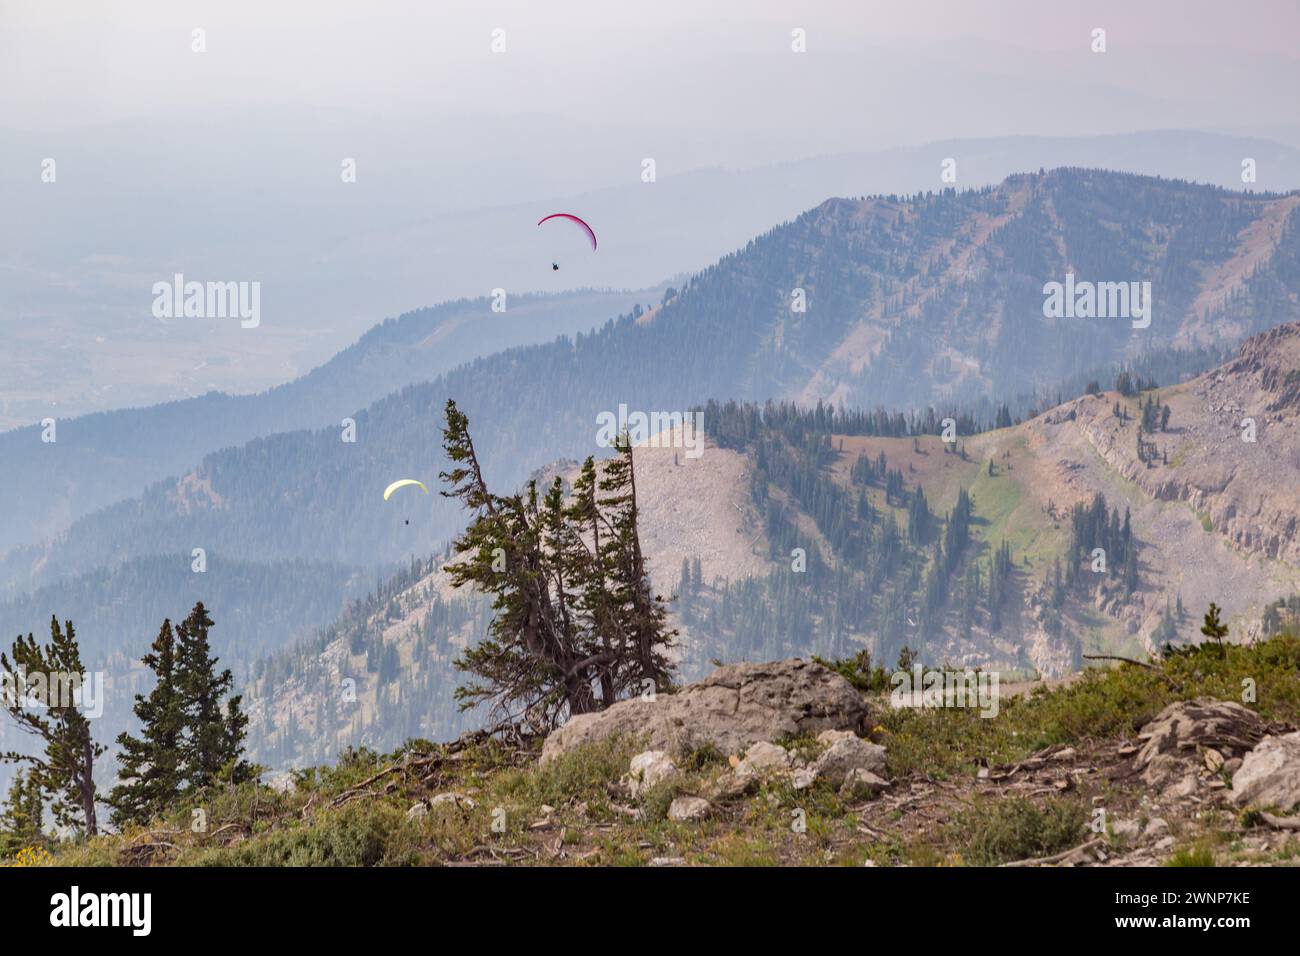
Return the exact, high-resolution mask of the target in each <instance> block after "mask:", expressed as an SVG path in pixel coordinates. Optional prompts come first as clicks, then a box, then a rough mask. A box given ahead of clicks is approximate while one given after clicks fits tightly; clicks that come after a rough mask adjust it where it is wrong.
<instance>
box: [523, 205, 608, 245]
mask: <svg viewBox="0 0 1300 956" xmlns="http://www.w3.org/2000/svg"><path fill="white" fill-rule="evenodd" d="M548 219H568V220H569V221H570V222H576V223H577V224H578V225H579V226H581V227H582V229H583V231H584V232H586V233H587V238H588V239H590V240H591V248H592V249H595V248H596V233H595V232H594V231H593V230H592V228H591V226H589V225H587V224H586V223H585V222H583V221H582V220H581V219H579V218H578V217H577V216H575V215H573V214H571V213H567V212H553V213H551V214H550V215H549V216H543V217H542V218H541V219H539V220H537V225H539V226H540V225H541V224H542V223H544V222H546V220H548Z"/></svg>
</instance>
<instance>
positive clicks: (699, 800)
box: [668, 797, 711, 823]
mask: <svg viewBox="0 0 1300 956" xmlns="http://www.w3.org/2000/svg"><path fill="white" fill-rule="evenodd" d="M710 809H711V808H710V806H709V801H707V800H705V799H704V798H703V797H678V798H677V799H676V800H674V801H673V802H672V803H670V804H669V805H668V819H669V820H672V821H674V822H676V823H690V822H693V821H695V820H703V819H704V818H705V817H707V816H708V815H709V810H710Z"/></svg>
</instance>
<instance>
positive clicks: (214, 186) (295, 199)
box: [0, 64, 1300, 547]
mask: <svg viewBox="0 0 1300 956" xmlns="http://www.w3.org/2000/svg"><path fill="white" fill-rule="evenodd" d="M914 66H915V64H913V67H914ZM936 66H937V64H936ZM968 94H969V91H968ZM864 95H867V94H864ZM1157 105H1158V106H1164V105H1165V104H1155V105H1153V108H1156V106H1157ZM949 106H950V107H951V104H949ZM1256 106H1258V104H1256ZM1153 115H1165V114H1162V113H1155V114H1153ZM359 119H360V118H358V117H339V116H311V117H304V116H302V115H297V114H291V113H275V114H274V115H265V116H256V117H252V118H249V117H222V118H219V119H218V118H213V124H210V125H205V127H204V130H203V132H202V142H201V143H194V145H193V147H192V149H190V150H188V152H189V153H190V154H191V158H192V160H193V162H189V163H185V164H175V163H170V162H163V161H162V160H161V159H159V158H158V157H161V156H163V155H164V154H166V153H167V152H168V151H169V150H176V151H178V152H181V153H185V152H186V151H187V150H186V148H185V146H184V145H181V144H186V143H189V142H190V140H189V137H190V136H191V135H192V131H191V130H190V129H189V126H188V125H185V124H180V125H177V126H168V125H166V124H148V123H144V124H135V123H128V124H120V125H117V126H112V127H106V128H104V129H99V130H95V131H78V132H77V133H75V134H65V135H62V136H54V137H51V136H49V135H43V136H36V135H35V134H16V133H5V132H0V164H4V163H11V164H12V166H13V168H14V169H19V168H25V164H27V163H28V162H29V158H28V157H30V156H58V157H60V167H59V168H60V172H61V175H60V178H59V181H58V185H57V186H48V185H43V184H41V183H40V182H39V181H37V179H36V177H34V176H33V177H31V178H30V182H29V181H28V180H26V179H23V178H20V177H16V178H12V179H4V180H0V207H3V208H4V209H5V210H6V212H7V214H9V215H11V216H12V217H13V218H14V220H15V221H17V222H21V223H23V228H22V229H16V230H11V235H9V236H7V237H6V236H0V261H3V262H4V263H5V272H4V309H3V314H0V331H3V334H4V336H5V341H6V349H5V353H4V354H3V355H0V381H3V382H5V383H6V388H5V395H4V396H3V400H0V428H4V427H7V426H10V425H14V424H29V423H32V422H36V421H39V420H40V419H41V418H43V417H45V416H46V415H47V414H55V415H57V416H58V417H61V418H68V417H71V416H72V415H74V414H82V413H84V412H89V411H99V410H107V409H114V408H123V407H128V406H139V405H146V404H154V403H157V402H160V401H164V400H169V399H178V398H184V397H189V396H193V395H197V394H200V393H202V392H205V391H210V390H220V391H226V392H230V393H251V392H255V391H260V390H264V389H265V388H268V387H270V386H272V385H276V384H279V383H282V382H285V381H287V380H289V379H290V378H292V377H294V376H296V375H298V374H300V370H305V369H309V368H313V367H315V366H317V365H319V364H321V363H323V362H325V361H326V360H327V359H328V358H329V357H330V356H331V355H333V354H334V353H335V352H337V351H339V350H340V349H341V348H343V347H344V346H345V345H346V344H347V343H349V342H351V341H352V340H353V339H354V338H355V337H357V336H358V335H360V334H361V333H362V332H363V331H364V330H365V329H366V327H367V326H368V325H369V324H370V322H371V321H373V317H375V316H382V315H396V314H398V313H401V312H406V311H408V310H409V309H410V308H411V306H412V304H418V303H424V302H431V301H439V300H443V299H454V298H458V297H462V296H463V297H467V298H470V299H475V298H477V297H480V296H483V295H486V294H488V293H489V291H490V290H491V289H493V288H498V287H500V288H506V289H508V290H510V291H511V292H512V293H522V292H527V291H534V290H537V291H549V290H552V289H557V288H561V287H562V288H568V289H572V288H576V287H582V286H586V287H592V288H614V289H639V288H645V287H650V286H654V285H656V284H658V283H659V282H661V281H662V280H663V279H665V278H667V277H671V276H675V275H678V274H681V273H689V272H695V271H698V270H700V269H702V268H704V267H705V266H707V265H708V264H709V263H711V262H714V261H716V260H717V259H718V258H719V257H721V256H723V255H725V254H726V253H727V252H729V251H730V250H733V249H736V248H738V247H740V246H743V245H744V244H745V243H746V242H747V241H748V240H749V239H750V238H751V237H753V236H755V235H758V234H760V233H762V232H764V231H766V230H767V229H770V228H771V227H772V226H773V225H774V224H776V223H780V222H784V221H786V220H789V219H793V218H796V217H798V216H799V215H800V214H801V213H803V212H805V211H806V210H808V209H810V208H812V207H814V206H816V205H818V204H819V203H821V202H822V201H823V200H825V199H826V198H827V197H828V196H861V195H869V194H879V193H897V194H900V195H906V194H910V193H915V192H922V191H925V190H938V189H941V188H943V187H945V186H955V187H956V188H959V189H972V188H981V187H984V186H989V185H996V184H998V183H1000V182H1001V181H1002V180H1003V179H1005V178H1006V177H1007V176H1008V175H1011V174H1014V173H1029V172H1034V171H1036V170H1038V169H1052V168H1056V167H1063V166H1081V167H1093V168H1105V169H1112V170H1116V171H1121V172H1132V173H1139V174H1145V175H1155V174H1159V175H1162V176H1165V177H1167V178H1178V179H1186V180H1190V181H1195V182H1204V183H1209V184H1214V185H1219V186H1223V187H1226V188H1230V189H1232V188H1237V189H1240V188H1247V186H1245V185H1244V184H1243V182H1242V178H1241V177H1242V162H1243V159H1246V158H1249V159H1251V160H1253V161H1254V167H1253V169H1254V171H1255V175H1256V179H1255V181H1254V182H1253V183H1252V184H1250V186H1249V188H1252V189H1257V190H1272V191H1275V192H1277V191H1286V190H1291V189H1297V188H1300V151H1297V150H1296V149H1295V148H1293V146H1287V145H1282V144H1280V143H1278V142H1275V141H1271V140H1268V139H1264V138H1260V137H1254V136H1241V135H1221V134H1214V133H1204V132H1195V131H1190V130H1162V131H1149V132H1138V133H1125V134H1120V135H1108V136H1035V137H1030V136H1000V137H984V138H972V139H950V140H945V141H940V142H927V143H923V145H919V146H909V147H903V148H896V149H889V150H880V151H871V150H868V149H863V148H861V147H855V148H852V149H841V150H839V151H836V152H833V153H832V152H828V153H827V154H826V155H819V156H813V157H810V158H807V159H801V160H798V161H794V162H781V163H775V164H766V163H767V162H768V161H767V160H766V159H765V158H764V154H762V153H759V152H754V153H752V155H753V156H754V159H753V165H752V166H751V167H749V168H717V167H710V166H708V165H707V163H706V162H704V161H703V160H696V161H694V162H688V161H687V159H686V157H685V156H684V155H683V154H682V153H681V151H680V150H674V151H669V150H667V147H666V146H663V145H662V144H664V143H665V137H664V136H662V135H660V134H656V135H655V136H654V137H652V138H650V139H647V138H646V135H647V134H646V132H645V130H644V129H637V130H636V131H635V132H633V131H626V132H627V133H628V135H627V136H626V137H625V143H624V145H625V146H626V148H627V150H628V153H627V155H628V156H629V157H630V158H629V160H628V162H627V164H626V168H625V169H622V170H620V169H618V168H609V167H608V164H605V165H602V166H601V167H600V168H599V170H595V169H588V168H587V166H586V164H585V161H584V158H583V150H582V149H581V148H579V147H577V146H576V145H574V144H575V143H577V142H579V141H581V140H582V139H583V137H585V136H589V135H590V131H581V130H574V131H572V132H573V136H574V139H572V140H570V148H569V149H566V151H565V152H564V154H563V155H558V154H557V155H550V154H548V155H547V156H545V157H540V156H539V157H537V158H536V159H537V162H536V163H532V162H530V163H529V164H528V166H529V167H530V168H532V167H535V168H534V171H535V172H536V173H537V174H538V175H539V176H540V177H541V178H539V179H538V180H537V181H536V182H534V183H532V184H531V185H530V187H529V188H530V189H531V191H522V186H523V184H522V183H519V184H518V185H519V186H520V189H516V190H514V191H511V192H509V193H506V192H503V191H502V186H501V184H502V182H503V180H508V179H510V176H509V175H508V174H507V173H506V171H505V170H504V169H500V168H497V163H496V162H489V163H488V164H487V166H486V167H484V160H483V158H482V156H480V155H479V154H480V153H481V152H482V151H481V150H479V149H477V148H472V147H467V144H465V143H454V142H452V143H449V142H445V141H444V138H443V137H440V136H439V137H437V138H436V140H435V141H434V142H430V141H429V138H428V136H427V134H426V136H425V139H423V140H419V141H411V140H409V139H403V141H402V142H400V143H389V142H387V139H386V138H381V139H380V140H379V142H377V143H375V145H374V147H373V152H374V153H380V152H381V149H380V146H381V144H382V145H383V149H382V155H383V156H384V161H383V162H379V161H378V159H377V157H371V156H369V155H362V156H361V157H360V161H361V166H360V170H361V172H360V178H359V180H358V182H357V183H356V184H352V185H344V184H341V183H340V182H339V178H338V156H339V155H353V151H355V145H352V146H348V147H347V149H346V150H345V151H344V152H343V153H342V154H340V153H339V150H340V149H341V148H343V147H342V146H341V143H352V144H355V143H356V142H357V141H358V137H359V130H358V126H357V122H358V120H359ZM478 119H480V120H481V118H478ZM476 121H477V120H476ZM960 127H961V124H957V125H956V126H951V127H950V128H960ZM163 130H166V132H162V131H163ZM250 135H256V137H257V140H258V141H259V142H263V143H265V144H266V149H265V150H258V151H257V153H256V156H255V157H250V156H247V155H245V154H244V153H241V152H240V151H238V150H233V149H230V147H229V145H228V144H230V143H233V142H239V141H242V140H243V139H244V138H245V137H248V136H250ZM390 135H391V134H390ZM411 135H416V134H415V133H414V132H412V133H411ZM508 135H509V136H510V137H512V138H519V137H524V138H526V137H527V136H528V135H529V127H526V126H525V127H520V128H512V129H511V130H510V132H509V134H508ZM552 135H553V130H552ZM600 136H601V138H602V140H603V143H602V149H601V154H602V155H608V154H609V148H610V142H609V140H608V131H607V130H605V129H603V128H602V130H601V131H600ZM704 138H707V137H704ZM370 139H371V137H361V141H369V140H370ZM895 141H910V138H908V139H904V140H895ZM142 142H143V143H149V144H155V143H156V144H157V145H156V147H154V149H153V152H152V154H150V157H149V158H146V157H145V156H143V155H142V150H141V146H140V144H141V143H142ZM218 142H219V143H222V144H223V146H222V149H221V150H219V151H216V152H214V148H215V144H216V143H218ZM645 142H655V143H657V144H661V148H662V149H663V151H662V152H652V154H653V155H657V156H658V160H659V165H658V170H657V180H656V181H655V182H653V183H644V182H641V180H640V171H641V170H640V166H639V163H640V159H641V157H642V156H643V155H645V152H644V146H643V145H642V144H643V143H645ZM164 144H165V145H164ZM786 148H787V149H788V147H786ZM692 152H694V151H692ZM453 156H454V157H455V159H453ZM949 160H951V165H950V166H949V165H947V164H946V163H947V161H949ZM501 162H502V163H503V164H504V165H507V166H508V165H509V163H508V162H504V161H501ZM249 163H253V165H254V168H252V169H250V168H249ZM449 167H450V168H449ZM471 169H472V170H473V173H472V175H471V174H470V173H469V172H467V171H468V170H471ZM306 170H311V171H314V172H313V173H312V175H304V171H306ZM546 170H549V171H551V172H558V173H560V174H561V175H559V176H557V177H549V176H546V175H541V174H542V173H543V172H544V171H546ZM945 171H950V172H951V173H952V175H953V176H954V177H955V179H954V180H952V181H949V180H947V179H945V178H944V174H945ZM467 177H468V178H469V179H472V181H473V183H474V184H475V185H474V188H472V189H467V190H457V191H456V192H455V194H454V195H452V194H449V192H448V190H447V188H446V184H447V183H449V182H463V181H465V180H466V178H467ZM254 184H256V188H254ZM200 197H201V199H200ZM175 208H185V209H187V210H189V211H190V213H191V215H202V216H203V217H204V221H205V222H207V223H208V227H207V228H206V229H205V230H203V231H202V232H201V233H196V231H195V230H193V229H191V228H190V225H189V224H190V221H191V220H190V218H189V217H177V216H174V215H171V214H170V211H171V210H172V209H175ZM556 210H569V211H581V212H582V213H583V214H584V215H585V216H587V217H588V218H589V220H590V221H591V222H592V223H593V225H595V227H596V229H597V232H598V233H599V234H600V236H601V248H600V253H599V255H595V256H571V257H569V258H568V259H566V260H565V261H564V262H563V263H562V265H563V268H562V269H561V271H559V272H558V273H553V272H552V271H551V269H550V268H549V266H550V262H551V256H550V251H549V250H548V249H547V248H546V247H545V246H544V245H543V244H542V241H543V240H544V239H545V238H546V237H545V236H542V235H541V234H540V233H541V231H539V230H538V229H537V228H536V225H535V224H536V222H537V220H538V219H539V218H540V217H541V216H542V215H545V214H546V213H550V212H554V211H556ZM70 236H72V237H76V241H75V242H70V241H69V238H68V237H70ZM178 271H179V272H183V273H185V274H186V275H187V276H192V277H194V278H198V279H203V280H223V279H247V280H257V281H259V282H260V283H261V286H262V293H263V312H264V318H263V322H262V325H261V326H260V327H259V328H258V329H257V330H256V331H248V330H241V329H239V328H238V326H237V324H232V323H228V322H223V321H221V320H207V321H205V320H197V319H188V320H183V321H171V322H167V323H162V322H160V321H159V320H157V319H155V318H154V317H153V316H151V315H150V314H149V305H150V299H151V297H150V294H149V290H150V287H151V285H152V283H154V282H156V281H158V280H160V279H168V280H169V279H170V278H171V276H172V275H173V273H175V272H178ZM621 311H626V308H624V309H622V310H621ZM611 314H612V313H611ZM570 331H572V330H570ZM509 344H519V343H516V342H502V343H498V345H497V347H506V346H507V345H509ZM484 354H486V353H484ZM52 403H57V404H52ZM217 447H220V446H219V445H212V446H209V447H207V448H205V449H203V451H205V452H206V451H213V450H216V448H217ZM139 490H140V488H139V487H136V488H133V489H131V491H132V493H134V492H138V491H139ZM0 547H3V545H2V544H0Z"/></svg>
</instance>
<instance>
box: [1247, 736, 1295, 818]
mask: <svg viewBox="0 0 1300 956" xmlns="http://www.w3.org/2000/svg"><path fill="white" fill-rule="evenodd" d="M1232 800H1233V802H1234V803H1236V804H1237V805H1238V806H1245V805H1247V804H1254V805H1256V806H1259V807H1277V808H1279V809H1281V810H1294V809H1295V808H1296V807H1298V806H1300V731H1298V732H1296V733H1293V734H1285V735H1283V736H1280V737H1266V738H1264V740H1262V741H1260V743H1259V745H1258V746H1256V747H1255V749H1254V750H1252V751H1251V752H1250V753H1248V754H1246V756H1245V758H1243V759H1242V761H1241V766H1240V767H1239V768H1238V770H1237V772H1236V773H1235V774H1233V776H1232Z"/></svg>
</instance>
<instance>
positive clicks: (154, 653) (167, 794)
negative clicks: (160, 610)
mask: <svg viewBox="0 0 1300 956" xmlns="http://www.w3.org/2000/svg"><path fill="white" fill-rule="evenodd" d="M141 660H142V661H143V663H144V665H145V666H146V667H148V668H149V669H150V670H151V671H153V673H154V677H155V678H156V682H155V684H154V688H153V690H152V691H151V692H150V693H149V696H147V697H146V696H144V695H143V694H136V695H135V706H134V708H133V709H134V711H135V715H136V717H138V718H139V719H140V723H141V725H142V726H141V731H140V736H139V737H133V736H132V735H131V734H129V733H127V732H126V731H123V732H122V733H121V734H119V735H118V738H117V743H118V746H119V747H120V748H121V750H120V751H119V753H118V755H117V760H118V764H119V767H120V769H119V771H118V779H119V781H121V782H120V783H118V785H117V786H115V787H114V788H113V790H112V792H110V793H109V796H108V804H109V806H111V807H112V808H113V822H114V823H115V824H117V825H118V826H119V827H121V826H122V825H123V824H125V823H147V822H148V821H149V820H151V819H153V818H154V817H155V816H158V815H159V814H161V813H163V812H165V811H166V810H167V809H169V808H171V807H174V806H175V804H176V801H177V798H178V797H179V795H180V792H181V789H182V787H183V785H184V781H185V768H184V766H183V764H182V745H183V742H184V739H183V735H184V732H185V722H186V716H185V699H184V697H183V696H182V694H181V690H180V687H179V686H178V684H177V670H176V638H175V635H174V633H173V632H172V622H171V621H170V620H166V621H163V624H162V628H161V629H160V630H159V632H158V637H157V638H156V639H155V640H154V642H153V648H152V650H151V651H150V652H149V653H148V654H146V655H145V656H144V657H143V658H141Z"/></svg>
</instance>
